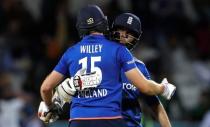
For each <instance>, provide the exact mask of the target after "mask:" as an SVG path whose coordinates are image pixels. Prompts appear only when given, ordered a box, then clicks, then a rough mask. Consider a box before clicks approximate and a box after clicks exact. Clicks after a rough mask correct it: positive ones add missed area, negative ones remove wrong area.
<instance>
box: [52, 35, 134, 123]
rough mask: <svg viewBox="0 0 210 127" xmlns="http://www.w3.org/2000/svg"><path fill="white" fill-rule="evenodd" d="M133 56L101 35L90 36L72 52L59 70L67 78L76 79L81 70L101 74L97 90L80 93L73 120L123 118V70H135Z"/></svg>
mask: <svg viewBox="0 0 210 127" xmlns="http://www.w3.org/2000/svg"><path fill="white" fill-rule="evenodd" d="M135 67H136V65H135V62H134V60H133V57H132V55H131V54H130V52H129V51H128V50H127V49H126V48H125V47H124V46H122V45H120V44H118V43H115V42H112V41H109V40H107V39H106V38H105V37H104V36H101V35H90V36H86V37H84V38H83V40H81V41H80V42H79V43H77V44H76V45H74V46H73V47H71V48H69V49H68V50H67V51H66V52H65V53H64V55H63V56H62V58H61V60H60V61H59V63H58V64H57V66H56V67H55V69H54V70H55V71H57V72H59V73H61V74H63V75H71V76H74V75H75V74H76V73H77V72H78V71H79V70H80V69H86V73H90V72H94V71H97V72H99V73H101V76H102V81H101V84H100V85H99V86H97V88H91V89H86V90H83V91H79V92H77V93H76V95H75V96H74V97H73V99H72V105H71V112H70V117H71V119H103V118H105V119H114V118H119V117H121V99H122V84H121V82H120V73H121V69H124V70H125V71H128V70H130V69H133V68H135Z"/></svg>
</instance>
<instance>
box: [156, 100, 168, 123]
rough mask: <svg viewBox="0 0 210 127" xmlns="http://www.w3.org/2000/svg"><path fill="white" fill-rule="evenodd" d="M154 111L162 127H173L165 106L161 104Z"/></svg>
mask: <svg viewBox="0 0 210 127" xmlns="http://www.w3.org/2000/svg"><path fill="white" fill-rule="evenodd" d="M154 110H155V114H156V116H157V117H156V118H157V120H158V121H159V123H160V125H161V127H171V123H170V121H169V118H168V115H167V113H166V111H165V109H164V107H163V105H162V104H161V103H160V104H159V105H157V107H156V108H155V109H154Z"/></svg>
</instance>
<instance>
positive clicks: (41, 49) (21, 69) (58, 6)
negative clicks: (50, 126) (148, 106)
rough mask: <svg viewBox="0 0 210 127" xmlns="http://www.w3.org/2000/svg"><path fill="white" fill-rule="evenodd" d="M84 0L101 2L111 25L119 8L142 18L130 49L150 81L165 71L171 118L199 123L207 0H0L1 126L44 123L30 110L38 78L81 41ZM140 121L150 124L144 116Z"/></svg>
mask: <svg viewBox="0 0 210 127" xmlns="http://www.w3.org/2000/svg"><path fill="white" fill-rule="evenodd" d="M89 3H94V4H97V5H99V6H100V7H101V8H102V9H103V11H104V13H105V14H106V15H107V16H108V19H109V21H110V24H111V22H112V20H113V18H114V17H115V16H117V15H118V14H120V13H123V12H131V13H134V14H136V15H137V16H139V17H140V19H141V22H142V30H143V34H142V36H141V40H140V44H139V45H138V47H137V48H136V49H135V51H134V54H135V56H136V57H137V58H139V59H141V60H142V61H144V63H145V64H146V65H147V67H148V70H149V71H150V73H151V75H152V78H153V79H154V80H155V81H158V82H161V80H162V79H163V78H164V77H167V78H168V80H169V81H170V82H171V83H173V84H175V85H176V86H177V91H176V94H175V96H174V97H173V98H172V100H170V101H165V100H164V99H162V98H161V101H162V103H163V105H164V107H165V108H166V111H167V113H168V116H169V118H170V120H171V121H172V123H173V125H174V126H185V127H187V126H199V125H201V123H202V121H204V120H203V119H204V116H205V115H206V114H207V113H208V111H210V1H209V0H89V1H88V0H1V1H0V127H41V126H43V124H42V123H41V122H40V121H39V120H38V119H37V117H36V114H37V108H38V104H39V102H40V100H41V99H40V92H39V88H40V85H41V83H42V81H43V80H44V78H45V77H46V76H47V74H48V73H49V72H51V71H52V69H53V68H54V66H55V65H56V63H57V61H58V60H59V58H60V55H61V54H62V53H63V52H64V51H65V50H66V49H67V48H68V47H69V46H71V45H73V44H75V43H76V42H77V41H79V37H78V34H77V31H76V28H75V23H76V14H77V12H78V10H79V9H80V8H81V7H83V6H85V5H87V4H89ZM206 116H207V115H206ZM206 118H207V119H210V118H209V117H206ZM144 124H145V126H156V122H154V123H153V120H151V119H150V117H145V122H144ZM209 124H210V123H209ZM208 127H209V126H208Z"/></svg>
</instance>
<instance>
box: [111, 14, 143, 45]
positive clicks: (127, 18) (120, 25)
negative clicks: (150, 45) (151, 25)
mask: <svg viewBox="0 0 210 127" xmlns="http://www.w3.org/2000/svg"><path fill="white" fill-rule="evenodd" d="M118 29H123V30H126V31H128V32H129V33H130V34H131V35H132V36H134V37H135V40H134V41H133V42H132V44H131V43H128V45H126V46H127V47H128V48H129V49H132V48H134V46H135V45H136V44H137V42H138V40H139V39H140V36H141V33H142V29H141V21H140V19H139V18H138V17H137V16H136V15H134V14H132V13H123V14H120V15H119V16H117V17H116V18H115V19H114V21H113V23H112V38H113V39H114V40H116V38H119V36H120V35H119V33H116V32H113V31H116V30H118Z"/></svg>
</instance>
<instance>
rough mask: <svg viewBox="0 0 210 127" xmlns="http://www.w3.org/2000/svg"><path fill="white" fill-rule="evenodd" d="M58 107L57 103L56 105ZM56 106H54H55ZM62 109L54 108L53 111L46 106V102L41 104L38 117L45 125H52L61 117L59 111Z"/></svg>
mask: <svg viewBox="0 0 210 127" xmlns="http://www.w3.org/2000/svg"><path fill="white" fill-rule="evenodd" d="M55 105H57V102H56V104H55ZM55 105H54V106H55ZM58 108H60V107H57V106H55V107H52V108H51V109H50V108H49V107H48V106H47V105H46V104H45V102H44V101H41V102H40V104H39V109H38V117H39V119H40V120H42V121H43V122H45V123H52V122H55V121H56V120H57V119H58V118H59V116H58V114H59V113H58V110H60V109H58Z"/></svg>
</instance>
